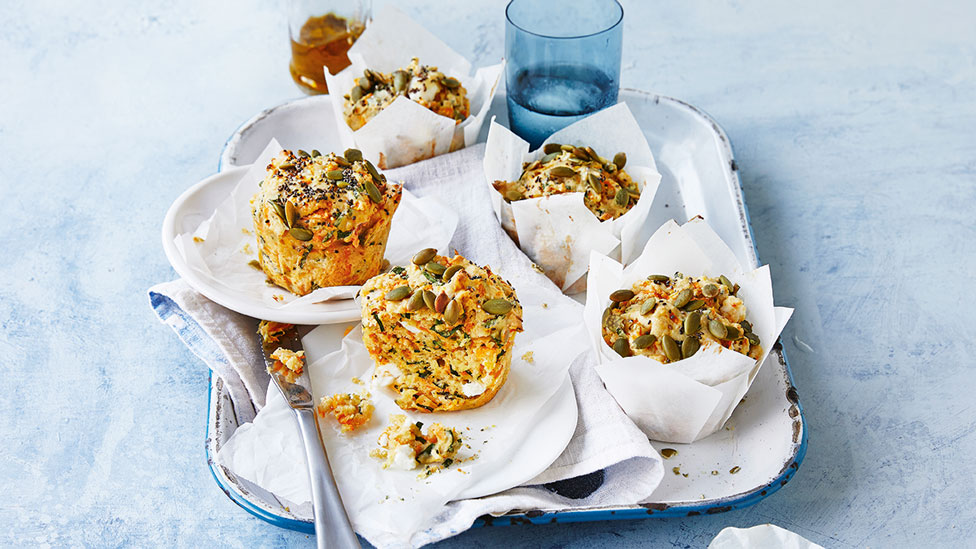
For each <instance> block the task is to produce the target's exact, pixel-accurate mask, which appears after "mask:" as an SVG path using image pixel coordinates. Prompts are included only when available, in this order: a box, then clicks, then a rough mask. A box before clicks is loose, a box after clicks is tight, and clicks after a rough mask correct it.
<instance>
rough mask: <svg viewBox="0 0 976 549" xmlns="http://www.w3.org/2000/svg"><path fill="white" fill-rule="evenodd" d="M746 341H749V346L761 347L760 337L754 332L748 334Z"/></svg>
mask: <svg viewBox="0 0 976 549" xmlns="http://www.w3.org/2000/svg"><path fill="white" fill-rule="evenodd" d="M746 339H748V340H749V345H759V336H757V335H756V334H754V333H752V332H746Z"/></svg>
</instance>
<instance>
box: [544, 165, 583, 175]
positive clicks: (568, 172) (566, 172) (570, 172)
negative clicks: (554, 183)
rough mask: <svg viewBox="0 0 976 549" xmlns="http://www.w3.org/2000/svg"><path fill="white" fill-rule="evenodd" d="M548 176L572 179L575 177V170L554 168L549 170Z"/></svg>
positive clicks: (562, 167) (564, 167)
mask: <svg viewBox="0 0 976 549" xmlns="http://www.w3.org/2000/svg"><path fill="white" fill-rule="evenodd" d="M549 175H551V176H553V177H572V176H574V175H576V170H574V169H573V168H570V167H569V166H556V167H555V168H552V169H550V170H549Z"/></svg>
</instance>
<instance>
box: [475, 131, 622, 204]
mask: <svg viewBox="0 0 976 549" xmlns="http://www.w3.org/2000/svg"><path fill="white" fill-rule="evenodd" d="M543 152H544V153H545V156H543V157H542V158H540V159H539V160H535V161H533V162H526V163H525V164H524V165H523V166H522V175H521V177H519V179H518V181H495V183H494V187H495V189H496V190H497V191H498V192H499V193H501V195H502V196H503V197H505V200H506V201H508V202H514V201H516V200H523V199H526V198H539V197H541V196H550V195H554V194H562V193H576V192H581V193H584V194H583V203H584V204H585V205H586V207H587V208H588V209H589V210H590V211H591V212H593V214H594V215H595V216H597V218H599V219H600V220H601V221H606V220H608V219H617V218H618V217H620V216H622V215H624V214H625V213H627V212H628V211H630V209H631V208H632V207H633V206H634V204H636V203H637V200H638V199H639V198H640V188H638V186H637V183H635V182H634V181H633V180H632V179H631V178H630V176H629V175H627V172H625V171H624V165H625V164H626V163H627V155H626V154H625V153H617V154H616V155H615V156H614V157H613V160H607V159H606V158H603V157H602V156H600V155H598V154H597V153H596V152H595V151H594V150H593V148H592V147H587V146H575V145H560V144H558V143H549V144H547V145H546V146H545V147H544V148H543Z"/></svg>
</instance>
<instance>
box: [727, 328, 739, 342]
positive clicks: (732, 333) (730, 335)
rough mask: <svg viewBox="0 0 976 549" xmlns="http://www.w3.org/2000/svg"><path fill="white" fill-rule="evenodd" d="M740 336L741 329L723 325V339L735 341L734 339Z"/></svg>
mask: <svg viewBox="0 0 976 549" xmlns="http://www.w3.org/2000/svg"><path fill="white" fill-rule="evenodd" d="M740 337H742V330H740V329H738V328H736V327H735V326H726V327H725V338H724V339H727V340H729V341H735V340H736V339H739V338H740Z"/></svg>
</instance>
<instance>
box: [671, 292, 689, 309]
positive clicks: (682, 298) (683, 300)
mask: <svg viewBox="0 0 976 549" xmlns="http://www.w3.org/2000/svg"><path fill="white" fill-rule="evenodd" d="M689 301H691V290H689V289H684V290H681V291H680V292H678V295H677V296H676V297H675V298H674V303H673V304H674V306H675V307H677V308H679V309H680V308H682V307H684V306H685V305H687V304H688V302H689Z"/></svg>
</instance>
